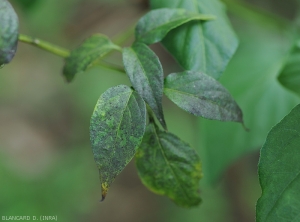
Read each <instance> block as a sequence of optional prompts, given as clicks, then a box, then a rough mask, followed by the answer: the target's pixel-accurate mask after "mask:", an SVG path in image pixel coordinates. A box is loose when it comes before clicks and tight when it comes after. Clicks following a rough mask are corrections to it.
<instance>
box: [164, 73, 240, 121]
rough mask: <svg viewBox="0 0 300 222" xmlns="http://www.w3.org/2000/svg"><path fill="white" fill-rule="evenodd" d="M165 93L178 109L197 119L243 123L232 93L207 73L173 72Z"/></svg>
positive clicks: (167, 80)
mask: <svg viewBox="0 0 300 222" xmlns="http://www.w3.org/2000/svg"><path fill="white" fill-rule="evenodd" d="M164 93H165V95H166V96H167V97H168V98H169V99H170V100H172V101H173V102H174V103H175V104H176V105H177V106H179V107H180V108H182V109H184V110H185V111H187V112H189V113H191V114H194V115H196V116H202V117H204V118H207V119H215V120H222V121H235V122H243V114H242V110H241V109H240V107H239V106H238V105H237V103H236V102H235V101H234V99H233V98H232V96H231V95H230V93H229V92H228V91H227V90H226V89H225V88H224V87H223V86H222V85H221V84H220V83H219V82H218V81H217V80H215V79H214V78H212V77H210V76H208V75H206V74H204V73H201V72H195V71H185V72H182V73H172V74H170V75H168V76H167V78H166V79H165V88H164Z"/></svg>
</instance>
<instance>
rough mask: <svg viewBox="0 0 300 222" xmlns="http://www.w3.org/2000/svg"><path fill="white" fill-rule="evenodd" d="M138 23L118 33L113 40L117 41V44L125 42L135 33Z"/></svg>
mask: <svg viewBox="0 0 300 222" xmlns="http://www.w3.org/2000/svg"><path fill="white" fill-rule="evenodd" d="M135 25H136V23H134V24H132V25H130V26H129V27H128V28H127V29H126V30H125V31H124V32H122V33H120V34H118V35H116V36H115V37H114V38H113V39H112V41H113V42H114V43H116V44H117V45H122V44H124V42H126V41H127V40H128V39H129V38H130V37H131V36H133V34H134V29H135Z"/></svg>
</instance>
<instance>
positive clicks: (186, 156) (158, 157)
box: [136, 123, 202, 207]
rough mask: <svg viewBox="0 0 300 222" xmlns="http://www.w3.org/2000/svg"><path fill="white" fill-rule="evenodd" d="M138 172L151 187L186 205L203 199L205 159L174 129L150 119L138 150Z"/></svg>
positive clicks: (195, 203)
mask: <svg viewBox="0 0 300 222" xmlns="http://www.w3.org/2000/svg"><path fill="white" fill-rule="evenodd" d="M136 166H137V169H138V174H139V176H140V178H141V180H142V182H143V183H144V185H145V186H146V187H148V188H149V189H150V190H151V191H153V192H155V193H157V194H160V195H166V196H168V197H169V198H170V199H172V200H173V201H174V202H175V203H176V204H178V205H179V206H183V207H192V206H197V205H198V204H199V203H200V202H201V198H200V195H199V191H198V188H199V180H200V179H201V177H202V171H201V163H200V159H199V157H198V154H197V152H196V151H195V150H194V149H192V148H191V147H190V146H189V145H188V144H186V143H184V142H183V141H181V140H180V139H179V138H178V137H176V136H175V135H173V134H171V133H167V132H163V131H160V130H159V129H158V127H157V126H155V125H154V124H153V123H150V124H149V125H148V126H147V128H146V132H145V135H144V138H143V142H142V144H141V145H140V148H139V149H138V151H137V153H136Z"/></svg>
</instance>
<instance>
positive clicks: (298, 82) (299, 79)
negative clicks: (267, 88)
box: [278, 40, 300, 95]
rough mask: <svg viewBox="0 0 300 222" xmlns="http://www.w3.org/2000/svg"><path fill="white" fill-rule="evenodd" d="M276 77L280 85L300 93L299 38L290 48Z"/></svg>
mask: <svg viewBox="0 0 300 222" xmlns="http://www.w3.org/2000/svg"><path fill="white" fill-rule="evenodd" d="M278 79H279V81H280V82H281V84H282V85H284V86H285V87H287V88H288V89H290V90H292V91H294V92H296V93H297V94H298V95H300V40H298V41H297V42H296V44H295V46H294V47H293V48H292V51H291V53H290V55H289V56H288V58H287V61H286V63H285V65H284V67H283V68H282V70H281V72H280V75H279V77H278Z"/></svg>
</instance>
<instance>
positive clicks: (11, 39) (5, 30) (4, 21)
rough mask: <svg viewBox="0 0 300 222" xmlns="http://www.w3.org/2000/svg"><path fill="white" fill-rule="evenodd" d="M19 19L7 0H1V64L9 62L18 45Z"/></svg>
mask: <svg viewBox="0 0 300 222" xmlns="http://www.w3.org/2000/svg"><path fill="white" fill-rule="evenodd" d="M18 29H19V21H18V16H17V14H16V13H15V11H14V9H13V7H12V6H11V5H10V3H9V2H8V1H7V0H1V1H0V66H1V65H3V64H7V63H9V62H10V61H11V60H12V59H13V57H14V55H15V53H16V51H17V45H18V35H19V33H18Z"/></svg>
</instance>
